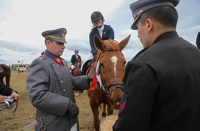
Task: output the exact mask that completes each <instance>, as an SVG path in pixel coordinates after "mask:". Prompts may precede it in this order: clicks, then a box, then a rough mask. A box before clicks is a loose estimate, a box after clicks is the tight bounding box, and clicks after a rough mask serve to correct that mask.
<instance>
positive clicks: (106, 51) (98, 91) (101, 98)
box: [87, 35, 130, 131]
mask: <svg viewBox="0 0 200 131" xmlns="http://www.w3.org/2000/svg"><path fill="white" fill-rule="evenodd" d="M129 39H130V35H129V36H128V37H127V38H125V39H124V40H122V41H121V42H120V43H117V41H115V40H101V39H100V38H99V37H98V36H96V35H95V36H94V43H95V46H96V48H97V49H98V53H97V56H99V57H98V58H97V60H96V61H95V62H94V63H93V67H94V68H93V69H92V68H90V69H89V73H88V74H93V73H92V72H94V71H95V69H96V67H97V65H99V74H100V80H101V83H102V86H101V87H100V85H99V84H98V86H97V87H96V88H95V89H94V90H91V87H90V90H88V91H87V94H88V97H89V100H90V106H91V109H92V112H93V118H94V128H95V131H99V124H100V120H99V110H98V108H99V106H100V105H101V104H102V103H103V108H105V106H106V105H107V114H108V115H111V114H113V109H119V107H120V103H121V98H122V95H123V90H124V88H123V78H124V73H125V63H126V60H125V58H124V55H123V54H122V52H121V51H122V49H124V47H125V46H126V45H127V44H128V41H129ZM97 62H99V64H97ZM92 70H93V71H92ZM96 73H97V72H96ZM93 79H94V78H93ZM91 84H92V82H91V83H90V85H91Z"/></svg>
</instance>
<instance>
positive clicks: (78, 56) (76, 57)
mask: <svg viewBox="0 0 200 131" xmlns="http://www.w3.org/2000/svg"><path fill="white" fill-rule="evenodd" d="M74 53H75V54H74V55H72V57H71V63H72V65H71V74H73V69H74V68H75V67H76V60H77V59H80V60H81V56H80V55H79V54H78V53H79V51H78V50H75V51H74Z"/></svg>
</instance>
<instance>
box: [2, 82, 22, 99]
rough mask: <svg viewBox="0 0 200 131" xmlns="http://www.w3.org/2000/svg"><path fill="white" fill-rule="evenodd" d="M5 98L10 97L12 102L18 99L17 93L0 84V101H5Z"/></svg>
mask: <svg viewBox="0 0 200 131" xmlns="http://www.w3.org/2000/svg"><path fill="white" fill-rule="evenodd" d="M5 96H10V99H14V100H18V99H19V95H18V92H17V91H15V90H13V89H12V88H10V87H7V86H6V85H4V84H3V83H1V82H0V101H1V100H2V99H6V98H7V97H5Z"/></svg>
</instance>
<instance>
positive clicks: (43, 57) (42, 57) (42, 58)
mask: <svg viewBox="0 0 200 131" xmlns="http://www.w3.org/2000/svg"><path fill="white" fill-rule="evenodd" d="M45 58H47V56H45V55H41V56H39V57H38V59H40V60H44V59H45Z"/></svg>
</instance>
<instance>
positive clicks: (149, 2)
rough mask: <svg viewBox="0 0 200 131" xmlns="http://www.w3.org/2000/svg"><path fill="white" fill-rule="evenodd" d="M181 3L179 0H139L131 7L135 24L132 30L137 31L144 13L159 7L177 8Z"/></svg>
mask: <svg viewBox="0 0 200 131" xmlns="http://www.w3.org/2000/svg"><path fill="white" fill-rule="evenodd" d="M178 3H179V0H138V1H136V2H134V3H132V4H131V5H130V9H131V11H132V14H133V18H134V22H133V24H132V26H131V29H133V30H137V26H136V24H137V20H138V19H139V18H140V16H141V15H142V13H143V12H145V11H147V10H149V9H152V8H155V7H158V6H165V5H168V6H172V7H175V6H177V5H178Z"/></svg>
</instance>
